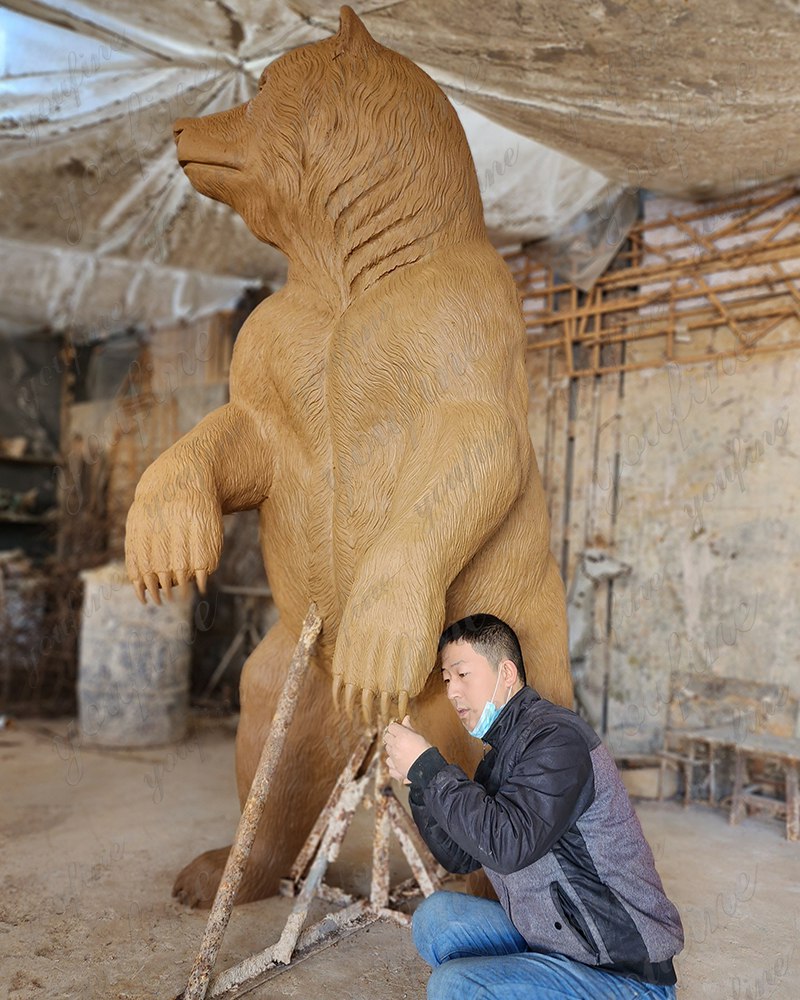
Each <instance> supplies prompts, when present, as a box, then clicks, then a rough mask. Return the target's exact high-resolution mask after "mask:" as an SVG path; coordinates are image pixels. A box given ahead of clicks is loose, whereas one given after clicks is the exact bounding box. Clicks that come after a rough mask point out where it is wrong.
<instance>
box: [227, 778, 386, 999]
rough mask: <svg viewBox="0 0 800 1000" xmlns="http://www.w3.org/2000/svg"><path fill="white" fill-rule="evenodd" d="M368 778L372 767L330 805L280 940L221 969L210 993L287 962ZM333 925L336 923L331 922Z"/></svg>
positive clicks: (334, 857)
mask: <svg viewBox="0 0 800 1000" xmlns="http://www.w3.org/2000/svg"><path fill="white" fill-rule="evenodd" d="M371 778H372V770H371V768H370V769H369V770H368V771H367V773H366V774H363V775H362V776H361V777H360V778H358V779H354V780H353V781H351V782H350V783H349V784H348V785H347V786H346V787H345V788H344V789H343V790H342V793H341V795H340V796H339V800H338V802H336V803H335V806H334V808H333V809H332V813H331V815H330V818H329V822H328V826H327V829H326V831H325V836H324V837H323V838H322V843H321V844H320V845H319V849H318V851H317V853H316V856H315V858H314V861H313V862H312V864H311V868H310V870H309V873H308V878H307V879H306V880H305V882H304V883H303V888H302V889H301V891H300V893H299V895H298V896H297V899H296V901H295V903H294V906H293V907H292V912H291V913H290V914H289V917H288V919H287V921H286V925H285V926H284V929H283V933H282V934H281V936H280V940H278V941H277V942H276V943H275V944H273V945H270V946H269V947H268V948H264V949H263V951H259V952H256V953H255V954H253V955H250V956H249V957H248V958H246V959H244V960H243V961H241V962H239V963H238V964H237V965H234V966H231V968H229V969H226V970H225V971H224V972H222V973H220V975H219V976H217V977H216V979H215V980H214V982H213V983H212V986H211V996H212V997H214V996H220V995H221V994H224V993H227V992H228V991H229V990H232V989H238V988H239V987H240V986H242V985H243V984H244V983H246V982H248V981H250V980H251V979H255V978H256V977H258V976H260V975H262V974H263V973H264V972H266V971H267V970H268V969H270V968H272V967H273V966H275V965H288V964H289V962H290V961H291V958H292V954H293V953H294V951H295V949H296V948H298V947H299V945H300V941H302V940H303V938H302V936H301V931H302V929H303V924H304V923H305V920H306V917H307V916H308V910H309V907H310V906H311V903H312V901H313V899H314V896H315V894H316V892H317V889H318V888H319V886H320V884H321V882H322V879H323V876H324V875H325V871H326V870H327V867H328V865H329V863H330V862H332V861H335V860H336V857H337V855H338V853H339V848H340V846H341V843H342V840H343V839H344V835H345V833H346V832H347V828H348V827H349V825H350V821H351V819H352V818H353V813H354V812H355V810H356V808H357V806H358V804H359V802H360V801H361V799H362V798H363V795H364V789H365V788H366V786H367V783H368V782H369V781H370V779H371ZM356 905H358V906H359V907H362V908H363V907H364V906H366V902H365V901H359V902H358V904H356V903H353V904H351V906H350V907H349V909H352V907H353V906H356ZM333 927H335V925H332V928H333Z"/></svg>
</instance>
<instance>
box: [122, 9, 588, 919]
mask: <svg viewBox="0 0 800 1000" xmlns="http://www.w3.org/2000/svg"><path fill="white" fill-rule="evenodd" d="M175 139H176V143H177V153H178V159H179V161H180V163H181V166H182V167H183V169H184V171H185V173H186V176H187V177H188V179H189V180H190V181H191V183H192V185H193V186H194V187H195V188H196V189H197V191H199V192H200V193H201V194H203V195H206V196H207V197H210V198H215V199H217V200H219V201H222V202H225V203H226V204H228V205H231V206H232V207H233V208H234V209H235V210H236V211H237V212H238V213H239V214H240V215H241V216H242V218H243V219H244V220H245V222H246V223H247V225H248V227H249V228H250V230H251V231H252V232H253V234H254V235H255V236H257V237H258V238H259V239H261V240H263V241H265V242H267V243H269V244H271V245H273V246H275V247H277V248H278V249H280V250H281V251H282V252H283V253H284V254H285V255H286V256H287V258H288V261H289V270H288V280H287V282H286V285H285V286H284V287H283V288H282V289H281V290H280V291H279V292H277V293H276V294H274V295H272V296H271V297H269V298H268V299H267V300H266V301H264V302H263V303H262V304H261V305H260V306H259V307H258V308H257V309H256V310H255V311H254V312H253V313H252V314H251V316H250V317H249V318H248V320H247V321H246V323H245V325H244V327H243V328H242V330H241V332H240V334H239V336H238V338H237V341H236V345H235V348H234V353H233V358H232V363H231V374H230V403H229V404H228V405H227V406H224V407H222V408H220V409H219V410H217V411H215V412H214V413H211V414H210V415H209V416H208V417H206V418H205V419H204V420H203V421H201V422H200V424H198V426H197V427H196V428H195V429H194V430H193V431H192V432H190V433H189V434H187V435H186V436H185V437H184V438H182V439H181V440H180V441H178V442H177V443H176V444H175V445H173V447H172V448H170V449H169V450H168V451H166V452H165V453H164V454H163V455H162V456H161V457H160V458H159V459H158V460H157V461H156V462H155V463H154V464H153V465H152V466H151V467H150V468H149V469H148V470H147V472H146V473H145V475H144V476H143V477H142V480H141V482H140V484H139V486H138V488H137V491H136V497H135V500H134V503H133V505H132V507H131V510H130V513H129V517H128V529H127V539H126V554H127V562H128V570H129V575H130V576H131V579H132V581H133V582H134V584H135V585H136V586H137V588H138V589H139V592H140V595H141V596H142V597H143V598H144V594H145V592H146V591H150V592H151V594H152V596H153V598H155V599H157V597H158V591H159V589H163V590H165V591H168V590H169V588H170V587H171V586H174V585H180V584H181V582H182V581H184V580H186V579H188V578H190V577H192V576H196V577H197V578H198V582H199V583H202V582H204V579H205V576H206V575H207V574H208V573H210V572H212V571H213V570H214V568H215V566H216V565H217V560H218V558H219V551H220V545H221V537H222V536H221V526H220V525H221V515H222V514H223V513H225V512H228V511H236V510H245V509H251V508H258V509H259V511H260V544H261V548H262V553H263V557H264V562H265V566H266V569H267V573H268V577H269V582H270V586H271V589H272V593H273V597H274V601H275V605H276V608H277V610H278V612H279V615H280V619H279V621H278V623H277V625H276V626H275V627H274V628H273V629H272V630H271V632H270V633H268V635H267V636H266V637H265V638H264V640H263V641H262V643H261V645H260V646H259V647H258V648H257V649H256V650H255V651H254V652H253V654H252V655H251V657H250V659H249V660H248V662H247V664H246V665H245V668H244V671H243V676H242V682H241V693H242V717H241V721H240V730H239V736H238V739H237V773H238V775H239V790H240V796H242V790H244V795H246V792H247V788H248V787H249V778H250V777H252V773H253V769H254V768H255V764H256V763H257V759H258V751H259V750H260V746H261V743H262V742H263V738H264V734H265V732H266V730H267V729H268V725H269V720H270V718H271V716H272V712H273V711H274V704H275V701H276V699H277V694H278V693H279V691H280V684H281V683H282V679H283V678H284V677H285V675H286V669H287V667H288V662H289V658H290V656H291V649H292V646H293V644H294V642H295V641H296V639H297V637H298V635H299V632H300V626H301V623H302V620H303V617H304V615H305V613H306V610H307V608H308V606H309V604H310V602H311V601H314V602H315V603H316V605H317V608H318V610H319V613H320V615H321V617H322V621H323V631H322V634H321V636H320V639H319V640H318V643H317V651H316V655H315V667H316V668H317V669H316V673H315V678H316V679H315V680H314V681H313V682H311V683H313V685H315V688H314V691H315V693H314V696H313V698H312V696H311V694H309V700H308V705H307V706H306V708H305V709H304V708H303V706H301V715H300V719H299V721H297V720H296V721H295V723H294V724H293V729H294V730H295V731H296V738H297V747H298V750H299V749H300V748H302V752H303V753H304V758H305V759H309V756H308V755H309V752H310V754H311V757H310V764H309V768H310V771H309V776H308V777H307V778H305V779H303V778H302V777H301V776H300V775H297V774H294V775H292V774H290V773H288V772H287V775H286V777H285V783H286V788H287V798H286V802H289V800H290V798H291V796H289V791H290V790H291V789H293V788H297V787H299V788H300V789H301V793H302V795H303V796H306V798H307V799H308V800H309V801H308V803H307V807H304V808H305V812H303V809H300V810H299V811H300V812H301V813H303V815H302V816H301V817H300V818H299V819H298V821H297V823H296V826H297V830H295V831H294V832H292V831H291V830H289V829H288V828H287V823H286V819H285V814H284V818H283V819H282V820H281V826H280V830H281V840H282V842H283V841H287V842H289V841H291V842H292V843H293V842H294V841H297V839H298V838H301V839H300V842H302V831H303V830H306V829H307V827H308V826H309V825H310V823H311V822H313V819H314V818H315V816H316V811H318V809H319V807H321V805H322V804H323V803H324V800H325V795H326V794H327V789H329V788H330V784H331V783H332V781H333V779H334V778H335V776H336V774H337V773H338V770H337V769H338V767H339V766H340V761H341V760H343V759H346V753H347V751H348V747H349V746H350V745H351V739H352V738H353V733H354V732H355V726H350V723H348V722H345V723H341V724H339V723H337V722H336V719H337V718H338V716H337V713H336V712H335V709H334V705H333V703H332V701H331V698H332V697H333V698H335V699H338V696H339V693H340V692H343V696H344V701H345V703H346V705H347V706H348V708H349V709H350V713H348V714H352V709H353V706H354V704H355V703H356V702H359V703H360V704H361V706H362V709H363V713H364V715H365V717H367V718H369V719H371V718H374V714H375V712H376V711H378V710H380V711H381V712H382V713H383V714H384V715H386V714H387V713H388V712H389V711H390V707H391V704H392V703H393V702H396V703H397V711H398V712H399V714H400V715H401V716H402V715H403V714H405V706H406V704H407V702H408V701H409V699H412V717H413V716H414V712H415V711H416V712H418V713H420V712H421V713H422V714H423V715H426V716H429V717H430V719H431V720H434V721H432V722H431V725H434V726H436V725H441V726H442V727H444V729H447V732H444V730H443V732H442V734H441V738H442V740H443V741H445V742H446V743H447V745H449V746H450V747H451V748H452V750H453V752H454V753H456V754H458V753H461V754H462V755H463V754H466V753H467V749H466V746H467V745H466V743H465V739H468V738H466V737H463V736H462V735H460V734H459V730H460V729H461V726H460V723H458V720H457V719H456V724H455V728H452V727H451V728H447V727H450V722H449V721H441V722H437V721H435V719H436V718H437V717H438V715H441V716H442V717H443V718H444V716H447V717H448V718H449V716H451V715H454V713H452V712H451V711H450V710H449V709H447V708H443V712H442V713H437V712H434V711H433V710H432V709H431V707H430V706H431V705H433V704H435V703H436V701H437V700H438V699H441V698H442V697H443V695H442V691H441V685H440V682H438V680H437V678H436V677H435V675H432V673H431V671H432V667H433V666H434V662H435V657H436V644H437V640H438V636H439V633H440V631H441V629H442V628H443V626H444V624H445V622H446V621H451V620H453V619H455V618H459V617H462V616H463V615H467V614H470V613H474V612H479V611H483V612H491V613H494V614H497V615H499V616H500V617H502V618H503V619H505V620H506V621H508V622H509V623H510V624H511V625H512V626H513V627H514V628H515V629H516V631H517V633H518V634H519V637H520V641H521V644H522V648H523V653H524V655H525V657H526V663H527V664H528V675H529V677H530V679H531V683H532V684H534V686H536V687H537V688H538V689H539V690H540V691H541V693H542V694H543V695H545V696H546V697H550V698H552V699H553V700H555V701H560V702H562V703H563V704H569V705H570V706H571V705H572V689H571V683H570V679H569V668H568V659H567V653H566V612H565V605H564V588H563V584H562V581H561V579H560V576H559V574H558V571H557V568H556V565H555V562H554V560H553V558H552V556H551V554H550V550H549V520H548V515H547V510H546V506H545V498H544V494H543V490H542V486H541V481H540V478H539V472H538V468H537V465H536V459H535V457H534V455H533V451H532V447H531V443H530V438H529V435H528V429H527V397H528V391H527V381H526V375H525V366H524V346H525V329H524V324H523V320H522V315H521V311H520V307H519V301H518V296H517V292H516V288H515V286H514V283H513V281H512V278H511V276H510V274H509V271H508V269H507V267H506V266H505V264H504V262H503V260H502V258H501V257H500V256H499V255H498V254H497V252H496V251H495V250H494V248H493V247H492V245H491V244H490V242H489V240H488V238H487V235H486V229H485V226H484V221H483V212H482V206H481V199H480V192H479V189H478V181H477V176H476V173H475V167H474V164H473V161H472V157H471V155H470V151H469V147H468V145H467V142H466V137H465V135H464V132H463V129H462V127H461V125H460V122H459V120H458V117H457V116H456V114H455V112H454V110H453V108H452V107H451V105H450V103H449V102H448V100H447V98H446V97H445V95H444V94H443V92H442V91H441V90H440V88H439V87H438V86H437V85H436V84H435V83H434V82H433V81H432V80H431V79H430V78H429V77H428V76H427V75H426V74H425V73H424V72H423V71H422V70H420V69H419V68H418V67H417V66H415V65H414V64H413V63H412V62H410V61H409V60H408V59H406V58H404V57H403V56H401V55H399V54H398V53H396V52H393V51H391V50H389V49H387V48H384V47H383V46H381V45H379V44H378V43H377V42H376V41H375V40H374V39H373V38H372V37H371V36H370V34H369V33H368V32H367V30H366V29H365V27H364V26H363V24H362V23H361V21H360V20H359V19H358V17H356V15H355V14H354V13H353V12H352V10H350V8H348V7H343V8H342V11H341V24H340V29H339V31H338V33H337V34H336V35H334V36H333V37H331V38H328V39H325V40H324V41H321V42H317V43H314V44H312V45H307V46H304V47H302V48H298V49H295V50H293V51H290V52H288V53H286V54H285V55H283V56H282V57H280V58H279V59H277V60H276V61H275V62H273V63H271V64H270V65H269V66H268V67H267V68H266V69H265V70H264V72H263V74H262V76H261V79H260V82H259V89H258V93H257V94H256V95H255V96H254V97H253V98H252V100H250V101H248V102H247V103H245V104H243V105H240V106H238V107H235V108H233V109H231V110H230V111H226V112H222V113H219V114H214V115H209V116H207V117H204V118H197V119H181V120H179V121H178V122H176V123H175ZM323 688H324V689H325V691H324V693H323ZM443 704H444V703H443ZM426 706H427V707H426ZM303 712H306V715H305V716H304V715H303V714H302V713H303ZM303 727H306V728H307V730H308V731H307V732H305V733H304V732H303ZM348 727H350V728H348ZM334 730H335V731H334ZM310 732H313V737H312V739H311V750H310V751H309V733H310ZM331 740H333V742H335V743H336V745H337V747H338V748H339V749H338V750H337V751H336V752H335V753H333V752H331V749H330V748H331V746H332V743H331ZM315 741H316V742H315ZM317 743H318V744H319V746H318V747H317ZM323 746H324V747H325V749H324V750H323V749H321V748H322V747H323ZM315 747H316V749H315ZM323 758H324V759H323ZM311 772H313V778H312V777H311ZM304 780H305V782H306V783H307V784H309V785H310V783H311V782H312V781H313V783H314V789H313V794H312V793H310V792H309V791H308V788H307V787H306V785H305V784H304V783H303V782H304ZM293 782H294V785H293V784H292V783H293ZM307 793H308V794H307ZM242 797H243V796H242ZM278 798H280V796H278ZM293 801H294V802H295V806H294V807H293V812H292V816H293V819H292V823H294V822H295V818H296V817H295V812H296V811H297V808H296V799H294V800H293ZM317 803H319V805H317ZM276 808H277V810H278V812H276V813H274V814H273V819H272V820H270V819H269V817H267V819H266V820H265V821H264V835H263V837H262V841H263V842H264V843H263V844H262V846H263V856H262V858H261V861H260V862H259V861H258V859H256V861H255V867H256V868H258V865H259V863H260V864H261V866H262V875H261V877H260V881H259V877H257V876H254V878H253V879H252V880H251V886H250V889H248V890H246V892H252V893H254V895H250V896H247V895H246V894H245V896H244V897H243V896H242V894H241V893H240V900H241V899H242V898H256V896H257V895H259V894H261V895H263V894H265V893H266V892H268V891H273V888H274V884H275V881H274V878H273V876H274V875H275V871H276V870H277V868H279V867H280V865H281V864H283V861H281V860H279V857H278V855H279V854H280V851H279V850H278V848H277V847H276V846H275V844H274V843H270V844H269V845H268V846H267V844H266V841H268V840H270V838H272V840H273V841H274V839H275V829H274V828H271V827H270V823H271V822H272V823H273V824H274V823H276V822H278V820H277V819H276V816H277V815H278V813H279V811H280V808H281V807H280V806H277V807H276ZM308 816H310V819H308ZM289 825H291V824H289ZM297 846H299V844H298V845H297ZM291 849H292V848H291V847H288V848H287V850H286V851H285V852H284V854H287V856H288V855H289V854H291ZM295 849H296V848H295ZM276 851H277V852H278V853H276ZM287 852H288V853H287ZM212 854H213V852H212ZM280 857H283V855H280ZM203 858H205V860H204V861H203V860H202V859H203ZM218 861H219V858H218V857H214V858H212V857H210V856H201V859H198V860H197V862H195V863H193V864H195V866H197V865H198V864H199V865H200V868H201V869H202V870H203V872H204V873H205V876H206V882H207V883H213V881H214V880H213V877H212V876H213V873H214V871H216V868H217V867H218ZM289 863H291V860H290V861H289ZM203 866H205V867H203ZM190 869H192V866H189V869H186V870H184V873H183V874H182V876H181V877H179V884H176V885H177V886H178V891H179V893H180V894H182V895H183V896H184V898H186V899H187V900H188V901H190V902H203V901H204V898H205V897H203V894H202V893H201V892H200V891H199V890H198V889H197V885H196V883H197V882H198V871H199V870H200V869H198V868H197V867H195V869H194V870H191V871H190ZM187 872H188V874H186V873H187ZM265 872H266V873H267V874H265ZM280 874H282V871H281V872H278V876H277V877H279V876H280ZM271 887H273V888H271Z"/></svg>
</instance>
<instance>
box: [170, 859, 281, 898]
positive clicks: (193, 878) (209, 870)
mask: <svg viewBox="0 0 800 1000" xmlns="http://www.w3.org/2000/svg"><path fill="white" fill-rule="evenodd" d="M229 853H230V847H218V848H217V849H216V850H213V851H204V852H203V853H202V854H198V855H197V857H196V858H195V859H194V861H190V862H189V864H188V865H186V867H185V868H182V869H181V870H180V871H179V872H178V875H177V877H176V879H175V881H174V883H173V885H172V895H173V896H177V898H178V899H179V900H180V902H181V903H183V904H184V906H190V907H192V909H199V910H210V909H211V905H212V904H213V902H214V897H215V896H216V894H217V888H218V886H219V883H220V880H221V879H222V873H223V872H224V871H225V864H226V863H227V860H228V854H229ZM254 853H255V852H254ZM279 885H280V876H279V875H275V874H272V873H270V871H269V870H268V869H267V868H266V867H264V866H262V865H259V863H258V859H257V857H254V856H253V854H251V856H250V859H249V861H248V863H247V869H246V871H245V874H244V877H243V878H242V881H241V882H240V883H239V889H238V891H237V893H236V899H235V903H236V904H239V903H252V902H253V901H254V900H256V899H266V898H267V897H268V896H274V895H275V894H276V893H277V891H278V888H279Z"/></svg>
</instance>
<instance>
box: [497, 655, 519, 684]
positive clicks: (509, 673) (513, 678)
mask: <svg viewBox="0 0 800 1000" xmlns="http://www.w3.org/2000/svg"><path fill="white" fill-rule="evenodd" d="M500 669H501V670H502V672H503V676H502V679H501V684H502V685H503V687H513V686H514V685H515V684H516V683H517V681H518V680H519V671H518V670H517V666H516V664H515V663H514V661H513V660H503V661H502V662H501V663H500Z"/></svg>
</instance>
